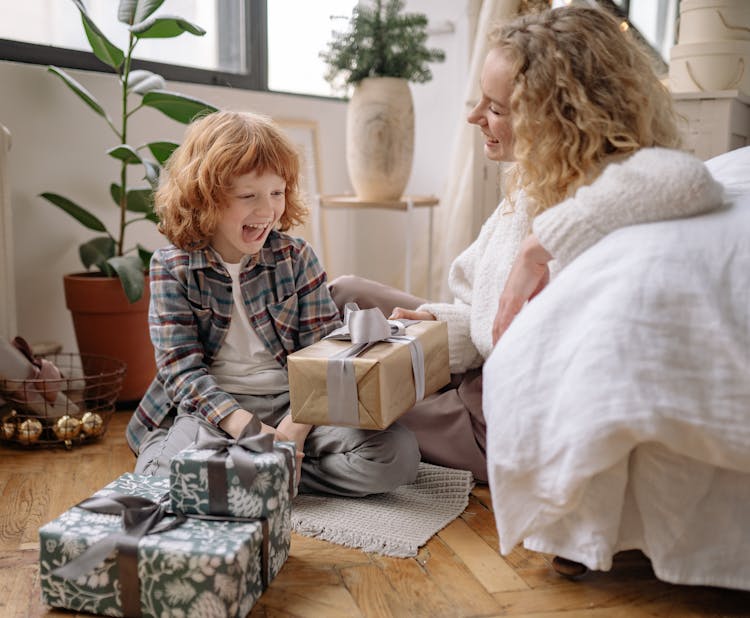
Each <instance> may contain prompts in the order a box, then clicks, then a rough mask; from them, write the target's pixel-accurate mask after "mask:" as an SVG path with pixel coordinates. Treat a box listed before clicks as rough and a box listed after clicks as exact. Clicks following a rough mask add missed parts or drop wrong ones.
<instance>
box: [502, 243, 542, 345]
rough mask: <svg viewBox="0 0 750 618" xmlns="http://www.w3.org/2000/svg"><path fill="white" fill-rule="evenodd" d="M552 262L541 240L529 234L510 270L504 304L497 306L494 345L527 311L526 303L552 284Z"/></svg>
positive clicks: (503, 299) (505, 288) (503, 294)
mask: <svg viewBox="0 0 750 618" xmlns="http://www.w3.org/2000/svg"><path fill="white" fill-rule="evenodd" d="M551 259H552V256H551V255H550V254H549V252H548V251H547V250H546V249H545V248H544V247H542V245H541V244H540V242H539V239H538V238H537V237H536V236H535V235H534V234H531V235H529V236H528V237H527V238H526V240H524V241H523V243H522V244H521V250H520V251H519V253H518V257H517V258H516V261H515V262H513V266H512V267H511V269H510V274H509V275H508V280H507V281H506V282H505V287H504V288H503V292H502V294H500V301H499V302H498V305H497V313H496V314H495V322H494V323H493V325H492V345H495V344H496V343H497V342H498V340H499V339H500V337H502V336H503V333H504V332H505V331H506V330H507V329H508V326H510V323H511V322H512V321H513V319H514V318H515V317H516V315H517V314H518V312H519V311H521V309H522V308H523V306H524V304H525V303H526V301H528V300H531V299H532V298H534V296H536V295H537V294H539V292H541V291H542V290H543V289H544V287H545V286H546V285H547V283H548V282H549V267H548V266H547V263H548V262H549V261H550V260H551Z"/></svg>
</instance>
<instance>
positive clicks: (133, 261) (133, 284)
mask: <svg viewBox="0 0 750 618" xmlns="http://www.w3.org/2000/svg"><path fill="white" fill-rule="evenodd" d="M107 263H108V264H109V265H110V266H111V267H112V268H113V269H114V270H115V271H116V272H117V275H118V276H119V277H120V283H122V288H123V290H125V296H127V297H128V300H129V301H130V302H131V303H134V302H135V301H137V300H139V299H140V298H141V296H143V288H144V287H145V284H146V275H145V273H144V272H143V263H142V262H141V258H140V257H138V256H136V255H121V256H116V257H112V258H109V260H107Z"/></svg>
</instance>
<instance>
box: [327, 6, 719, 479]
mask: <svg viewBox="0 0 750 618" xmlns="http://www.w3.org/2000/svg"><path fill="white" fill-rule="evenodd" d="M490 43H491V49H490V51H489V53H488V54H487V57H486V60H485V63H484V66H483V69H482V74H481V79H480V87H481V93H482V94H481V99H480V100H479V102H478V103H477V105H476V107H475V108H474V109H473V110H472V111H471V113H470V114H469V118H468V120H469V122H470V123H472V124H475V125H477V126H478V127H479V128H480V130H481V131H482V133H483V134H484V135H485V137H486V142H485V146H484V152H485V155H486V156H487V158H489V159H491V160H492V161H498V162H500V161H503V162H512V163H514V165H512V166H511V168H510V170H509V173H508V176H507V178H506V198H505V199H504V200H503V201H502V202H501V203H500V205H499V206H498V207H497V209H496V210H495V212H494V213H493V214H492V215H491V216H490V217H489V218H488V219H487V221H486V222H485V224H484V226H483V227H482V230H481V232H480V234H479V236H478V238H477V239H476V241H474V243H473V244H472V245H471V246H469V247H468V248H467V249H466V250H465V251H464V252H463V253H462V254H461V255H459V256H458V257H457V258H456V260H455V261H454V262H453V264H452V266H451V270H450V274H449V285H450V288H451V291H452V292H453V294H454V296H455V300H454V302H453V303H424V302H422V301H421V300H420V299H417V298H414V297H409V296H406V295H404V293H403V292H397V291H393V290H391V289H390V288H387V287H385V286H382V285H380V284H377V283H374V282H368V281H367V280H363V279H359V278H356V277H352V276H348V277H346V278H339V279H337V280H335V281H334V282H332V284H331V291H332V295H333V298H334V300H335V301H336V304H337V305H338V306H339V307H341V306H342V304H343V303H344V302H347V301H354V302H357V303H358V304H359V305H360V306H361V307H370V306H379V307H380V308H381V309H383V311H384V312H385V313H386V314H388V313H391V312H392V317H394V318H412V319H422V320H433V319H437V320H443V321H446V322H447V323H448V336H449V346H450V362H451V372H452V373H453V374H454V375H453V378H454V380H453V382H452V384H451V385H450V386H449V387H448V388H446V389H444V390H443V391H442V392H440V393H437V394H435V395H433V396H431V397H428V398H427V399H425V400H424V401H422V402H420V403H419V404H417V405H416V406H415V407H414V408H413V409H412V410H410V411H409V412H407V413H406V414H405V415H404V416H403V417H402V419H401V420H402V423H403V424H404V425H406V426H407V427H409V428H410V429H412V431H414V433H415V434H416V436H417V440H418V442H419V446H420V450H421V452H422V458H423V459H424V460H426V461H429V462H432V463H436V464H440V465H445V466H451V467H455V468H463V469H468V470H471V471H472V472H473V473H474V476H475V478H476V479H477V480H479V481H486V480H487V472H486V458H485V429H486V426H485V421H484V417H483V415H482V410H481V388H482V374H481V367H482V364H483V362H484V360H485V359H486V358H487V357H488V356H489V354H490V352H491V351H492V348H493V345H494V343H495V342H496V341H497V339H498V338H499V337H500V336H501V335H502V333H503V332H504V330H505V329H506V328H507V327H508V325H509V324H510V322H511V321H512V319H513V317H514V316H515V315H516V314H517V313H518V312H519V311H520V310H521V308H522V307H523V305H524V303H525V302H526V301H527V300H530V299H532V298H533V297H534V295H535V294H537V293H539V292H540V291H541V290H542V288H543V287H544V286H545V285H546V284H547V281H548V280H549V277H550V275H554V274H555V273H556V272H557V271H559V270H560V269H561V268H564V267H565V266H566V265H567V264H568V263H569V262H570V261H572V260H573V259H574V258H575V257H576V256H577V255H578V254H580V253H581V252H583V251H584V250H586V249H587V248H588V247H589V246H591V245H592V244H594V243H595V242H597V241H598V240H599V239H600V238H602V237H603V236H605V235H606V234H607V233H609V232H611V231H613V230H615V229H617V228H619V227H622V226H625V225H631V224H635V223H645V222H649V221H657V220H664V219H670V218H677V217H686V216H690V215H696V214H699V213H703V212H707V211H709V210H713V209H715V208H718V207H719V205H720V204H721V187H720V185H719V184H718V183H716V182H715V181H714V180H713V178H712V177H711V175H710V173H709V172H708V170H707V169H706V167H705V166H704V165H703V163H702V162H701V161H699V160H698V159H696V158H695V157H693V156H691V155H688V154H685V153H683V152H680V151H678V150H675V149H674V148H676V147H677V146H678V144H679V136H678V130H677V126H676V122H675V114H674V112H673V108H672V102H671V97H670V95H669V93H668V92H667V90H666V89H665V88H664V86H663V85H662V84H661V83H660V82H659V80H658V79H657V78H656V76H655V75H654V73H653V71H652V69H651V65H650V63H649V59H648V56H647V55H646V54H645V53H644V52H643V51H642V50H641V49H640V48H639V47H638V46H637V45H636V43H635V42H634V41H633V40H632V39H631V38H630V36H629V35H628V33H623V32H622V31H621V30H620V28H619V24H618V22H617V21H616V20H615V19H614V18H613V17H611V16H610V15H609V14H608V13H605V12H604V11H603V10H599V9H591V8H578V7H565V8H559V9H554V10H550V11H545V12H543V13H537V14H530V15H525V16H523V17H520V18H518V19H516V20H515V21H513V22H512V23H509V24H507V25H505V26H500V27H498V28H496V29H495V30H494V31H493V32H492V33H491V35H490ZM396 305H400V306H396ZM394 307H395V308H394Z"/></svg>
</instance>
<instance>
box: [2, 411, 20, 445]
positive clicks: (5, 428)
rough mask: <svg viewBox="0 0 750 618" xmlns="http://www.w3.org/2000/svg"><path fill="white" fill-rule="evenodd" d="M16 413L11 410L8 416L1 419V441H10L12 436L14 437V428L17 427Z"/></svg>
mask: <svg viewBox="0 0 750 618" xmlns="http://www.w3.org/2000/svg"><path fill="white" fill-rule="evenodd" d="M16 416H17V413H16V411H15V410H13V411H12V412H11V413H10V414H8V415H6V416H4V417H3V420H2V422H1V423H0V437H2V439H3V440H12V439H13V436H14V435H16V427H17V426H18V419H17V417H16Z"/></svg>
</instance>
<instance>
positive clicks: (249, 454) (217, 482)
mask: <svg viewBox="0 0 750 618" xmlns="http://www.w3.org/2000/svg"><path fill="white" fill-rule="evenodd" d="M169 478H170V487H169V497H170V502H171V505H172V509H173V510H174V511H182V512H183V513H185V514H186V515H190V514H198V515H230V516H233V517H269V518H272V517H273V513H275V512H276V511H278V510H284V511H286V512H289V513H291V511H290V509H291V499H292V498H293V497H294V494H295V492H296V488H295V481H296V479H295V444H294V442H274V441H273V437H272V436H271V435H270V434H252V435H248V434H244V433H243V435H242V436H240V438H239V439H237V440H234V439H232V438H229V437H228V436H226V437H220V436H218V435H216V434H212V433H210V432H209V431H208V430H204V429H203V428H201V430H200V431H199V434H198V438H197V440H196V442H195V444H193V445H192V446H190V447H188V448H186V449H184V450H182V451H180V452H179V453H177V455H175V456H174V457H173V458H172V461H171V462H170V476H169ZM289 517H291V514H290V515H289Z"/></svg>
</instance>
